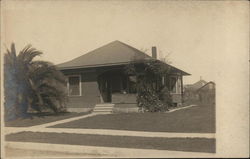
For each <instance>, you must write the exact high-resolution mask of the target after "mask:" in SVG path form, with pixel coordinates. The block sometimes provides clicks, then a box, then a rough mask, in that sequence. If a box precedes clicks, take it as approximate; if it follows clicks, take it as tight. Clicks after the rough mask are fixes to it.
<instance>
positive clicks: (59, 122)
mask: <svg viewBox="0 0 250 159" xmlns="http://www.w3.org/2000/svg"><path fill="white" fill-rule="evenodd" d="M99 114H106V113H90V114H87V115H83V116H78V117H72V118H68V119H63V120H58V121H54V122H50V123H45V124H41V125H36V126H31V127H29V128H45V127H49V126H53V125H57V124H62V123H68V122H71V121H74V120H79V119H84V118H88V117H92V116H96V115H99Z"/></svg>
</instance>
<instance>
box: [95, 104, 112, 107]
mask: <svg viewBox="0 0 250 159" xmlns="http://www.w3.org/2000/svg"><path fill="white" fill-rule="evenodd" d="M114 105H115V104H96V105H95V106H96V107H113V106H114Z"/></svg>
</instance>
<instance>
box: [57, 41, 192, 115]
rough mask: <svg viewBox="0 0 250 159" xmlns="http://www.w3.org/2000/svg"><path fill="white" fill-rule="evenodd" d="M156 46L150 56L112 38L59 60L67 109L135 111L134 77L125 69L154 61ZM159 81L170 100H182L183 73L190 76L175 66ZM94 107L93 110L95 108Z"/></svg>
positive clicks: (136, 108)
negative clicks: (61, 60) (167, 88)
mask: <svg viewBox="0 0 250 159" xmlns="http://www.w3.org/2000/svg"><path fill="white" fill-rule="evenodd" d="M156 58H157V49H156V47H152V57H151V56H149V55H147V54H146V53H144V52H142V51H140V50H138V49H136V48H134V47H132V46H129V45H127V44H125V43H123V42H120V41H113V42H111V43H109V44H106V45H104V46H102V47H100V48H97V49H95V50H93V51H90V52H88V53H86V54H84V55H82V56H80V57H77V58H75V59H73V60H70V61H68V62H65V63H61V64H59V65H57V66H58V68H59V70H61V71H62V72H63V74H64V75H66V76H67V77H68V84H67V88H68V95H69V103H68V110H69V111H78V112H79V111H87V110H90V109H94V108H97V107H98V108H100V110H101V109H102V108H103V109H104V108H110V107H111V108H112V109H113V110H115V109H120V110H126V111H128V110H129V111H137V110H138V107H137V102H136V89H135V88H136V77H135V76H134V75H128V74H126V73H125V72H124V68H125V67H126V66H127V65H128V64H129V63H131V62H133V61H135V60H152V59H154V60H157V59H156ZM165 65H166V66H169V67H170V71H169V73H168V74H166V75H165V76H164V77H162V80H161V81H160V82H159V83H161V84H162V85H167V87H169V90H170V91H171V94H172V98H173V102H174V103H175V104H176V105H180V104H181V103H182V95H183V76H186V75H190V74H188V73H186V72H184V71H182V70H180V69H178V68H176V67H174V66H171V65H168V64H165ZM94 110H95V109H94Z"/></svg>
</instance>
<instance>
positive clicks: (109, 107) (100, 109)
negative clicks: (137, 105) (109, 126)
mask: <svg viewBox="0 0 250 159" xmlns="http://www.w3.org/2000/svg"><path fill="white" fill-rule="evenodd" d="M113 108H114V104H110V103H107V104H106V103H103V104H96V106H95V108H94V110H93V112H94V113H112V111H113Z"/></svg>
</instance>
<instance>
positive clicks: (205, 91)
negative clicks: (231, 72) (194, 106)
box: [197, 81, 215, 105]
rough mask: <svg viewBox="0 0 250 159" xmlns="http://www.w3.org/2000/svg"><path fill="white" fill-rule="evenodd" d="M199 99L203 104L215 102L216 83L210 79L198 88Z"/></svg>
mask: <svg viewBox="0 0 250 159" xmlns="http://www.w3.org/2000/svg"><path fill="white" fill-rule="evenodd" d="M197 94H198V95H199V101H200V102H201V103H203V104H213V105H214V104H215V83H214V82H212V81H210V82H208V83H207V84H205V85H204V86H202V87H201V88H199V89H198V90H197Z"/></svg>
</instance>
